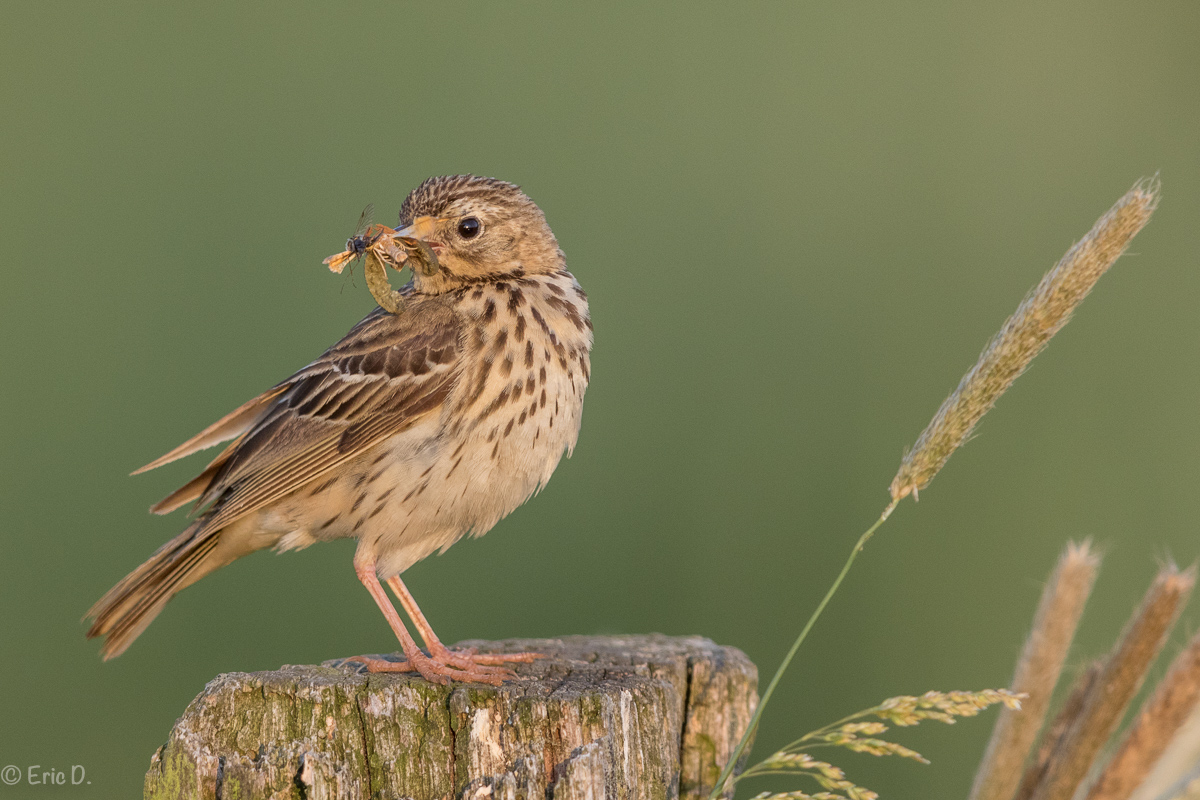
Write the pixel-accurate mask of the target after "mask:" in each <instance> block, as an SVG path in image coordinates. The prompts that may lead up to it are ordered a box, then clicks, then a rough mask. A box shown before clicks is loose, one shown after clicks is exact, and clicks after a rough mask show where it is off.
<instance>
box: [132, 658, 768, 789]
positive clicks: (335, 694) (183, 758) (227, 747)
mask: <svg viewBox="0 0 1200 800" xmlns="http://www.w3.org/2000/svg"><path fill="white" fill-rule="evenodd" d="M462 645H464V646H474V647H478V648H479V650H480V651H481V652H519V651H522V650H534V651H537V652H541V653H545V654H546V655H547V656H549V658H547V659H544V660H540V661H537V662H534V663H532V664H520V665H517V672H518V674H519V676H520V677H519V679H518V680H516V681H509V682H507V683H505V684H504V685H503V686H500V687H491V686H483V685H480V684H455V685H452V686H448V687H445V686H437V685H435V684H431V683H429V682H427V681H425V680H423V679H421V678H419V677H415V676H411V675H405V674H392V675H365V674H360V673H359V672H358V671H356V670H355V669H353V668H352V666H342V665H341V662H339V661H330V662H326V663H325V664H324V665H322V666H319V667H318V666H298V667H293V666H287V667H283V668H281V669H279V670H276V671H273V672H255V673H229V674H226V675H220V676H218V677H217V678H216V679H215V680H213V681H211V682H210V683H209V684H208V685H207V686H206V687H205V688H204V691H203V692H201V694H200V696H199V697H197V698H196V699H195V700H193V701H192V703H191V705H189V706H188V708H187V710H186V711H184V713H183V716H182V717H180V718H179V720H178V721H177V722H176V723H175V727H174V728H173V729H172V730H171V733H170V737H169V738H168V740H167V743H166V744H164V745H163V746H162V747H161V748H159V750H158V752H157V753H155V755H154V757H153V759H152V761H151V767H150V771H149V772H148V773H147V774H146V783H145V797H146V798H154V799H155V800H182V799H183V798H189V800H190V799H191V798H205V799H206V800H235V798H236V799H237V800H251V799H252V798H253V799H255V800H257V799H258V798H264V799H265V798H271V799H272V800H283V799H284V798H289V799H292V800H324V799H325V798H338V799H339V800H340V799H341V798H355V799H356V800H357V799H358V798H363V799H364V800H365V799H366V798H382V799H388V800H390V799H391V798H415V800H425V799H426V798H430V799H432V798H449V799H451V800H459V798H461V799H462V800H476V799H477V798H478V799H480V800H482V798H492V797H495V798H503V799H504V800H583V798H595V799H596V800H599V798H612V799H613V800H617V799H620V800H625V799H626V798H631V799H632V798H656V799H657V798H663V799H665V800H670V799H672V798H683V799H685V800H699V798H703V797H704V796H706V795H707V794H708V792H709V790H710V788H711V787H712V784H713V782H714V781H715V780H716V778H717V776H718V773H719V772H720V769H721V766H722V765H723V763H724V761H725V759H726V758H728V755H729V753H731V752H732V750H733V748H734V746H735V745H736V744H737V741H738V738H739V737H740V736H741V734H742V732H743V731H744V730H745V728H746V725H747V724H748V722H749V720H750V715H751V713H752V712H753V710H754V706H755V704H756V703H757V702H758V694H757V692H756V688H757V680H758V673H757V670H756V669H755V667H754V664H752V663H751V662H750V660H749V659H748V658H746V656H745V655H744V654H742V652H741V651H739V650H737V649H735V648H732V647H721V646H719V645H716V644H714V643H713V642H711V641H710V640H708V639H704V638H701V637H669V636H661V635H647V636H573V637H567V638H564V639H509V640H505V641H500V642H477V641H473V642H463V643H462ZM354 666H357V665H354Z"/></svg>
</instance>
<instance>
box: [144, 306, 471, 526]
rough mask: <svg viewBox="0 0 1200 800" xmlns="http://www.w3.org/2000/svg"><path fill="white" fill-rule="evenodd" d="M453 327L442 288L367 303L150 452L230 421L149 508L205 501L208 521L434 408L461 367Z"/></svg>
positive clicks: (302, 479) (297, 484) (257, 504)
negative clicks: (306, 351)
mask: <svg viewBox="0 0 1200 800" xmlns="http://www.w3.org/2000/svg"><path fill="white" fill-rule="evenodd" d="M461 328H462V323H461V319H460V317H459V316H458V314H457V313H456V312H454V311H453V310H452V309H451V308H450V306H449V305H448V304H447V303H446V301H445V300H444V299H443V298H437V297H423V296H418V297H410V300H409V305H408V307H407V308H406V309H405V312H404V313H403V314H402V315H399V316H394V315H391V314H386V313H383V312H381V311H379V310H376V311H375V312H373V313H372V314H370V315H368V316H367V318H366V319H364V320H363V321H362V322H360V323H359V324H358V325H356V326H355V327H354V329H352V330H351V331H350V333H349V334H347V336H346V337H345V338H344V339H343V340H342V341H341V342H339V343H338V344H337V345H334V346H333V347H332V348H330V349H329V350H328V351H326V352H325V354H324V355H322V356H321V358H319V359H317V360H316V361H314V362H313V363H312V364H309V365H308V366H307V367H305V368H304V369H302V370H300V371H299V372H297V373H296V374H295V375H293V376H292V377H291V378H289V379H288V380H286V381H284V382H283V383H282V384H280V385H279V386H277V387H276V388H275V389H272V390H271V391H270V392H267V393H266V394H264V395H260V396H259V397H257V398H255V399H254V400H252V401H250V402H249V403H247V404H245V405H244V406H242V407H241V408H239V409H237V410H236V411H234V412H233V413H231V414H229V415H228V416H226V417H225V418H224V419H222V420H220V421H219V422H217V423H215V424H214V425H212V426H210V427H209V428H207V429H205V431H203V432H201V434H199V435H197V436H196V437H193V438H192V439H191V440H189V441H188V442H187V443H185V444H184V445H181V446H180V447H178V448H176V449H175V450H173V451H172V452H171V453H168V454H167V456H164V457H163V458H162V459H159V462H161V463H167V460H173V458H178V457H182V455H186V454H187V452H194V451H195V450H197V449H200V447H201V446H207V445H200V444H198V443H200V442H202V441H209V440H210V439H211V441H212V442H213V443H215V442H216V441H220V440H219V439H212V437H213V436H216V435H218V432H219V433H220V434H222V435H223V434H224V433H227V432H228V431H230V430H235V429H237V432H235V433H234V434H233V435H236V436H239V438H238V439H237V441H235V442H234V443H233V444H231V445H230V446H229V447H228V448H227V449H226V450H225V452H223V453H222V454H221V455H220V456H218V457H217V458H216V459H215V460H214V461H213V462H212V463H211V464H209V466H208V467H207V468H206V469H205V470H204V471H203V472H202V473H201V474H200V475H199V476H197V477H196V478H194V479H193V480H192V481H190V482H189V483H188V484H186V485H185V486H183V487H182V488H180V489H178V490H176V491H175V492H173V493H172V494H171V495H170V496H168V497H167V498H166V499H164V500H163V501H162V502H160V503H159V504H158V505H157V506H155V510H156V511H161V512H162V513H165V512H166V511H169V510H173V509H174V508H178V507H179V506H181V505H183V504H184V503H186V502H188V501H189V500H192V499H197V502H198V503H199V505H205V504H207V503H210V502H212V503H213V505H212V507H211V508H210V509H209V510H208V512H206V515H205V517H204V519H203V520H202V525H203V527H204V528H205V529H207V530H216V529H218V528H221V527H224V526H225V525H228V524H229V523H231V522H233V521H234V520H236V519H238V518H240V517H242V516H244V515H245V514H248V513H251V512H252V511H255V510H258V509H260V508H263V507H265V506H268V505H270V504H271V503H274V502H276V501H277V500H280V499H282V498H284V497H286V496H287V495H289V494H291V493H292V492H295V491H296V490H298V489H300V488H301V487H302V486H304V485H305V484H307V483H309V482H310V481H313V480H315V479H316V478H318V477H320V476H321V475H322V474H324V473H326V472H328V471H330V470H332V469H334V468H336V467H337V466H339V465H341V464H344V463H345V462H347V461H349V460H351V459H353V458H356V457H357V456H359V455H361V454H362V453H364V452H365V451H366V450H368V449H370V448H371V447H373V446H374V445H376V444H378V443H380V442H381V441H383V440H385V439H387V438H388V437H390V436H393V435H395V434H396V433H399V432H401V431H403V430H406V429H407V428H409V427H411V426H412V425H414V424H416V423H417V422H418V421H419V420H420V419H423V418H425V417H426V416H427V415H429V414H435V413H439V411H440V408H441V407H442V404H443V402H444V401H445V399H446V396H447V395H448V394H449V393H450V391H451V389H452V388H453V386H454V385H455V383H456V381H457V380H458V377H459V374H460V372H461V363H460V360H459V353H460V348H461V345H460V338H461V337H460V331H461ZM251 409H252V410H253V411H251ZM246 420H249V422H248V423H247V421H246ZM235 421H236V424H235ZM225 438H232V437H231V436H226V437H225ZM189 446H191V449H190V450H187V452H184V450H185V449H186V448H187V447H189ZM168 456H173V458H171V459H168ZM157 465H158V462H154V463H152V464H151V465H149V466H148V467H147V469H148V468H151V467H153V466H157Z"/></svg>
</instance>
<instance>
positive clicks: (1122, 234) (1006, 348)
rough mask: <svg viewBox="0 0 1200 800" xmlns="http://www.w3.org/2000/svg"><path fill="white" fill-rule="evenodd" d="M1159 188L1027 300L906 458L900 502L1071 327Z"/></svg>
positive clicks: (1125, 204)
mask: <svg viewBox="0 0 1200 800" xmlns="http://www.w3.org/2000/svg"><path fill="white" fill-rule="evenodd" d="M1159 188H1160V185H1159V181H1158V178H1157V177H1155V178H1148V179H1146V178H1144V179H1142V180H1140V181H1138V182H1137V183H1136V184H1134V186H1133V188H1132V189H1130V190H1129V191H1128V192H1127V193H1126V194H1125V196H1124V197H1122V198H1121V199H1120V200H1118V201H1117V204H1116V205H1114V206H1113V207H1112V208H1111V209H1110V210H1109V212H1108V213H1107V214H1105V215H1104V216H1103V217H1101V218H1100V219H1099V220H1098V221H1097V222H1096V224H1095V225H1094V226H1092V229H1091V230H1090V231H1088V233H1087V235H1086V236H1084V237H1083V238H1082V239H1080V240H1079V241H1078V242H1077V243H1076V244H1075V245H1074V246H1073V247H1071V249H1070V250H1068V251H1067V254H1066V255H1064V256H1063V257H1062V259H1061V260H1060V261H1059V262H1058V263H1057V264H1056V265H1055V266H1054V268H1053V269H1051V270H1050V271H1049V272H1047V273H1046V275H1045V277H1043V278H1042V280H1041V282H1040V283H1039V284H1038V285H1037V286H1035V287H1034V288H1033V291H1031V292H1030V293H1029V294H1028V295H1026V297H1025V299H1024V300H1022V301H1021V304H1020V305H1019V306H1017V310H1016V312H1014V313H1013V315H1012V316H1011V317H1009V318H1008V320H1007V321H1006V322H1005V323H1004V326H1003V327H1002V328H1001V329H1000V332H999V333H997V334H996V336H995V337H994V338H993V339H992V341H991V342H990V343H989V344H988V346H987V347H986V348H985V349H984V351H983V353H982V354H981V355H980V356H979V360H978V361H977V362H976V363H975V366H973V367H971V369H970V370H969V371H968V372H967V374H966V375H964V376H963V378H962V380H961V381H960V382H959V384H958V388H956V389H955V390H954V391H953V392H952V393H951V395H950V396H949V397H947V398H946V400H945V402H943V403H942V406H941V408H939V409H938V410H937V413H936V414H934V416H933V420H932V421H931V422H930V423H929V425H928V427H926V428H925V430H924V431H922V432H921V435H920V436H919V437H918V438H917V441H916V444H914V445H913V447H912V449H911V450H909V451H908V453H907V454H906V455H905V456H904V459H903V461H902V462H901V464H900V471H899V472H897V473H896V477H895V478H893V479H892V483H891V486H890V487H889V491H890V492H891V494H892V499H893V500H894V501H895V500H899V499H901V498H904V497H907V496H908V495H909V494H912V495H913V496H916V495H917V493H918V492H919V491H920V490H921V489H924V488H925V487H926V486H928V485H929V482H930V481H932V480H933V477H934V476H935V475H937V473H938V471H939V470H940V469H941V468H942V466H943V465H944V464H945V463H946V460H947V459H948V458H950V455H951V454H952V453H953V452H954V451H955V450H956V449H958V447H959V446H960V445H962V443H963V442H964V441H966V439H967V437H968V436H969V435H970V433H971V430H972V429H973V428H974V427H975V424H976V423H977V422H979V420H980V418H981V417H983V415H984V414H986V413H987V412H988V410H989V409H990V408H991V407H992V406H993V405H995V403H996V400H997V399H998V398H999V397H1000V395H1002V394H1004V392H1005V391H1006V390H1007V389H1008V387H1009V386H1011V385H1012V382H1013V381H1014V380H1016V379H1017V377H1018V376H1019V375H1020V374H1021V373H1022V372H1024V371H1025V368H1026V367H1028V366H1029V362H1030V361H1032V360H1033V358H1034V356H1036V355H1037V354H1038V353H1040V352H1041V351H1042V349H1043V348H1045V346H1046V344H1047V343H1048V342H1049V341H1050V338H1051V337H1052V336H1054V334H1056V333H1058V331H1059V330H1061V329H1062V327H1063V326H1064V325H1066V324H1067V322H1068V321H1069V320H1070V319H1071V314H1072V312H1074V310H1075V309H1076V307H1078V305H1079V304H1080V303H1081V302H1082V301H1083V298H1085V297H1087V295H1088V292H1090V291H1091V290H1092V287H1093V286H1095V285H1096V281H1098V280H1099V279H1100V276H1101V275H1103V274H1104V273H1105V272H1106V271H1107V270H1108V268H1109V267H1111V266H1112V265H1113V262H1115V261H1116V260H1117V258H1118V257H1119V256H1120V255H1121V254H1122V253H1123V252H1125V248H1126V247H1127V246H1128V245H1129V242H1130V240H1132V239H1133V237H1134V236H1135V235H1136V234H1137V232H1138V231H1140V230H1141V229H1142V227H1143V226H1145V224H1146V223H1147V222H1148V221H1149V220H1150V215H1151V213H1153V211H1154V208H1155V206H1156V205H1157V204H1158V193H1159Z"/></svg>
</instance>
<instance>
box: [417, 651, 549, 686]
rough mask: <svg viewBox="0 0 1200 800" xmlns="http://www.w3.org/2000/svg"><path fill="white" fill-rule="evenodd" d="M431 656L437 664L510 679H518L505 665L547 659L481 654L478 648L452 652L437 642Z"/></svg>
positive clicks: (518, 654)
mask: <svg viewBox="0 0 1200 800" xmlns="http://www.w3.org/2000/svg"><path fill="white" fill-rule="evenodd" d="M429 655H430V657H431V658H432V659H433V660H435V661H437V662H440V663H442V664H447V665H449V666H452V667H457V668H458V669H468V670H470V669H478V670H481V671H485V672H493V673H495V674H497V675H504V676H505V677H509V678H515V677H517V673H516V672H514V671H513V670H511V669H510V668H508V667H506V666H504V665H505V663H508V662H512V663H522V664H528V663H530V662H532V661H535V660H537V659H539V658H545V656H544V655H542V654H541V653H480V652H479V648H477V647H464V648H461V649H458V650H451V649H450V648H449V647H446V645H444V644H442V643H441V642H436V643H435V644H434V645H433V646H432V647H430V648H429Z"/></svg>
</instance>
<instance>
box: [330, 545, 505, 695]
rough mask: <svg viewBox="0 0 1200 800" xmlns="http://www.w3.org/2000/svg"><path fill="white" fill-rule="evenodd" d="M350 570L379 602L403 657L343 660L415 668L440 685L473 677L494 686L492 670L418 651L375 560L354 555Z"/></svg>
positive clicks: (382, 668) (371, 667) (374, 667)
mask: <svg viewBox="0 0 1200 800" xmlns="http://www.w3.org/2000/svg"><path fill="white" fill-rule="evenodd" d="M354 571H355V573H356V574H357V575H358V579H359V580H360V581H362V584H363V586H365V587H367V591H368V592H370V593H371V597H372V598H374V600H375V605H377V606H379V610H380V611H382V612H383V616H384V618H385V619H386V620H387V621H388V625H390V626H391V627H392V632H393V633H395V634H396V638H397V639H399V640H400V648H401V649H402V650H403V651H404V657H405V659H406V660H405V661H403V662H400V663H397V662H394V661H387V660H386V659H382V658H371V657H369V656H356V657H354V658H353V659H347V660H350V661H359V662H362V664H363V665H365V666H366V668H367V671H368V672H411V671H413V670H416V671H417V672H419V673H420V674H421V677H423V678H425V680H427V681H432V682H433V683H440V684H443V685H445V684H447V683H449V682H450V681H451V680H457V681H477V682H479V683H490V684H493V685H495V686H499V685H500V683H501V682H502V680H503V676H502V675H496V674H493V673H494V671H487V672H485V671H484V670H483V668H481V667H475V666H474V665H472V668H470V669H456V668H454V667H452V666H450V665H448V664H446V663H444V662H441V661H438V660H434V659H431V658H430V657H429V656H427V655H425V654H424V653H422V652H421V649H420V648H419V647H417V643H416V642H415V641H413V638H412V635H411V634H409V632H408V629H407V628H405V627H404V622H403V620H401V619H400V615H399V614H398V613H397V612H396V607H395V606H393V605H392V601H390V600H388V596H387V592H385V591H384V590H383V586H381V585H380V583H379V576H378V575H376V574H375V561H374V560H373V559H372V560H371V561H364V562H361V563H360V562H359V561H358V559H355V561H354Z"/></svg>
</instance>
